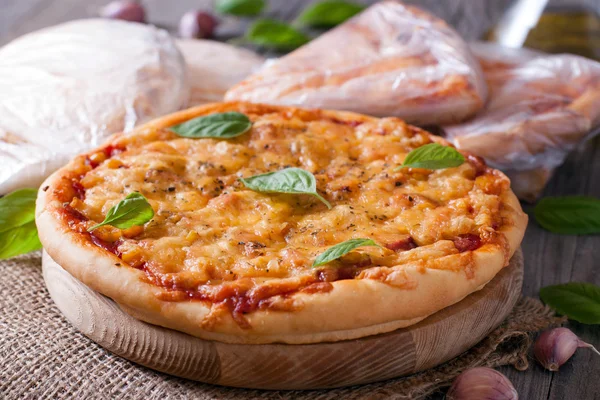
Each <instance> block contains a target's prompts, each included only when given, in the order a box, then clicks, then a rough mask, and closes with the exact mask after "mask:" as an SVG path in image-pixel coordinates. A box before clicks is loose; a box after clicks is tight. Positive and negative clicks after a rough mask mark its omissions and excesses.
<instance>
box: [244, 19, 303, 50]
mask: <svg viewBox="0 0 600 400" xmlns="http://www.w3.org/2000/svg"><path fill="white" fill-rule="evenodd" d="M244 39H246V40H247V41H249V42H250V43H252V44H255V45H257V46H262V47H268V48H272V49H275V50H280V51H288V50H294V49H295V48H297V47H300V46H302V45H303V44H306V43H307V42H308V41H309V40H310V38H309V37H308V36H306V35H305V34H304V33H302V32H300V31H298V30H296V29H294V28H293V27H292V26H290V25H288V24H286V23H284V22H280V21H275V20H271V19H261V20H258V21H256V22H255V23H254V24H252V25H251V26H250V28H249V29H248V32H246V36H244Z"/></svg>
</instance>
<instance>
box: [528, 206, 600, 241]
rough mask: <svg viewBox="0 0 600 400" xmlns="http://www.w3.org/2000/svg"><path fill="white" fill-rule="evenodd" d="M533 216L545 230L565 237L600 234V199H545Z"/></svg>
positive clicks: (536, 207)
mask: <svg viewBox="0 0 600 400" xmlns="http://www.w3.org/2000/svg"><path fill="white" fill-rule="evenodd" d="M533 215H534V216H535V220H536V221H537V223H538V224H539V225H540V226H541V227H542V228H544V229H546V230H548V231H550V232H554V233H562V234H565V235H590V234H595V233H600V199H596V198H594V197H584V196H564V197H544V198H543V199H541V200H540V201H539V202H538V203H537V205H536V206H535V209H534V210H533Z"/></svg>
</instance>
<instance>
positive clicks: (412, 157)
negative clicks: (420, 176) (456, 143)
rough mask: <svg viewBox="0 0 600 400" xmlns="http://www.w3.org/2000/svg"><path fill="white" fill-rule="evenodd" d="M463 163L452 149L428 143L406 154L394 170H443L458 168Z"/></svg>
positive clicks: (460, 155)
mask: <svg viewBox="0 0 600 400" xmlns="http://www.w3.org/2000/svg"><path fill="white" fill-rule="evenodd" d="M464 162H465V158H464V157H463V155H462V154H460V153H459V152H458V151H457V150H456V149H455V148H454V147H450V146H442V145H441V144H438V143H429V144H426V145H424V146H421V147H419V148H416V149H414V150H413V151H411V152H410V153H408V155H407V156H406V158H405V159H404V163H403V164H402V165H401V166H400V167H397V168H396V169H395V170H396V171H398V170H400V169H402V168H425V169H444V168H450V167H458V166H459V165H462V164H463V163H464Z"/></svg>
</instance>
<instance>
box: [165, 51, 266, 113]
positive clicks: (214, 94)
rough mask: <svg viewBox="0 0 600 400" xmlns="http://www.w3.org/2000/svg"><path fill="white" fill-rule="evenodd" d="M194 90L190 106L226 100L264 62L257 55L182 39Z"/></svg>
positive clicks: (191, 94)
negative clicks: (224, 98)
mask: <svg viewBox="0 0 600 400" xmlns="http://www.w3.org/2000/svg"><path fill="white" fill-rule="evenodd" d="M176 43H177V47H179V49H180V50H181V52H182V53H183V57H184V58H185V61H186V64H187V71H188V81H189V84H190V88H191V93H190V101H189V106H195V105H199V104H204V103H210V102H215V101H223V96H224V95H225V92H226V91H227V89H229V88H231V87H232V86H233V85H235V84H236V83H238V82H240V81H241V80H242V79H244V78H246V77H247V76H248V75H250V74H251V73H253V72H256V71H257V70H258V69H259V68H260V67H261V65H262V64H263V63H264V61H265V59H264V58H263V57H261V56H259V55H258V54H256V53H254V52H252V51H250V50H246V49H241V48H238V47H234V46H231V45H228V44H224V43H219V42H215V41H212V40H196V39H187V40H184V39H179V40H177V41H176Z"/></svg>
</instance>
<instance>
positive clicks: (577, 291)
mask: <svg viewBox="0 0 600 400" xmlns="http://www.w3.org/2000/svg"><path fill="white" fill-rule="evenodd" d="M540 297H541V299H542V300H543V301H544V303H546V304H547V305H549V306H550V307H551V308H553V309H554V310H556V311H557V312H558V313H560V314H562V315H566V316H567V317H569V319H572V320H575V321H578V322H581V323H583V324H600V287H598V286H596V285H593V284H591V283H584V282H571V283H565V284H562V285H554V286H547V287H545V288H542V289H541V290H540Z"/></svg>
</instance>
